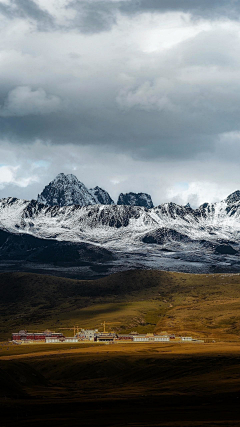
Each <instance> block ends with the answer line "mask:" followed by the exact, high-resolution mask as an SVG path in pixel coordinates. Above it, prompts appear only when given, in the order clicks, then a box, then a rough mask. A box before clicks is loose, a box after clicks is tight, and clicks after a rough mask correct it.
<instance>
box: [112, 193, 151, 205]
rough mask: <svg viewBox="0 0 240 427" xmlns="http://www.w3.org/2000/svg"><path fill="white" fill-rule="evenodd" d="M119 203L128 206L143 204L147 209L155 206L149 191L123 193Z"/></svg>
mask: <svg viewBox="0 0 240 427" xmlns="http://www.w3.org/2000/svg"><path fill="white" fill-rule="evenodd" d="M117 204H118V205H127V206H143V207H145V208H147V209H151V208H153V202H152V198H151V196H150V195H149V194H147V193H125V194H123V193H121V194H120V196H119V198H118V202H117Z"/></svg>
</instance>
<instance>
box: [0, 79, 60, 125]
mask: <svg viewBox="0 0 240 427" xmlns="http://www.w3.org/2000/svg"><path fill="white" fill-rule="evenodd" d="M60 108H61V99H60V98H59V97H58V96H54V95H49V94H47V93H46V92H45V90H44V89H42V88H37V89H35V90H33V89H32V88H31V87H29V86H17V87H15V88H14V89H12V90H11V91H10V92H9V93H8V95H7V98H6V99H5V101H4V104H3V105H2V106H0V116H2V117H12V116H20V117H21V116H28V115H38V114H50V113H53V112H55V111H58V110H59V109H60Z"/></svg>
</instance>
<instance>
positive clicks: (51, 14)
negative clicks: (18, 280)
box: [0, 0, 240, 207]
mask: <svg viewBox="0 0 240 427" xmlns="http://www.w3.org/2000/svg"><path fill="white" fill-rule="evenodd" d="M239 52H240V1H238V0H211V1H209V0H198V1H193V0H181V1H180V0H106V1H105V0H2V1H1V0H0V70H1V72H0V131H1V132H0V198H2V197H9V196H11V197H18V198H24V199H35V198H36V197H37V195H38V193H40V192H41V191H42V189H43V188H44V186H45V185H47V184H48V183H49V182H50V181H51V180H52V179H54V178H55V176H56V175H57V174H58V173H60V172H64V173H66V174H68V173H72V174H74V175H76V176H77V178H78V179H79V180H80V181H82V182H83V183H84V184H85V185H86V186H87V187H88V188H92V187H95V186H96V185H98V186H100V187H102V188H104V189H106V190H107V191H108V192H109V193H110V195H111V197H112V198H113V199H114V200H115V201H116V200H117V198H118V195H119V194H120V193H121V192H123V193H125V192H130V191H133V192H147V193H149V194H151V196H152V199H153V202H154V204H155V205H158V204H160V203H164V202H170V201H172V202H175V203H178V204H183V205H184V204H186V203H190V204H191V206H193V207H197V206H199V205H200V204H201V203H204V202H215V201H219V200H222V199H224V198H225V197H227V195H228V194H230V193H231V192H233V191H235V190H237V189H240V167H239V159H240V54H239Z"/></svg>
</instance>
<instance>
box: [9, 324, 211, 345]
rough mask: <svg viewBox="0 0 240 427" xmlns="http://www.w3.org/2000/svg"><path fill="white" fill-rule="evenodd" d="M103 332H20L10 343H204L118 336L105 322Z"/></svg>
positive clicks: (163, 335) (179, 338) (190, 339)
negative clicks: (109, 329) (66, 334)
mask: <svg viewBox="0 0 240 427" xmlns="http://www.w3.org/2000/svg"><path fill="white" fill-rule="evenodd" d="M102 325H103V331H99V330H98V329H83V328H79V327H78V326H74V327H73V328H62V329H66V330H67V329H71V330H73V336H72V337H70V336H65V335H64V334H63V333H62V332H52V331H50V330H46V331H44V332H28V331H27V330H20V331H19V332H16V333H12V338H11V341H12V343H15V344H34V343H42V344H44V343H45V344H64V343H65V344H68V343H73V344H74V343H81V342H91V343H105V344H110V343H111V344H114V343H121V342H125V343H157V342H158V343H159V342H161V343H168V342H193V343H200V342H204V341H203V340H202V339H196V338H193V337H191V336H180V335H179V336H178V335H175V334H173V333H171V334H168V333H167V332H162V333H161V334H155V333H146V334H139V333H138V332H130V333H127V334H120V333H117V332H114V331H111V332H108V331H106V322H103V323H102Z"/></svg>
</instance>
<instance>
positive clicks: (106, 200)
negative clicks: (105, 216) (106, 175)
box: [89, 187, 115, 205]
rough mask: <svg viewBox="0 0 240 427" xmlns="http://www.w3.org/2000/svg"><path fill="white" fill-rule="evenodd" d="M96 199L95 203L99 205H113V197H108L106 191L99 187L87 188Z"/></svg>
mask: <svg viewBox="0 0 240 427" xmlns="http://www.w3.org/2000/svg"><path fill="white" fill-rule="evenodd" d="M89 191H90V192H91V194H92V195H93V197H94V198H95V200H96V203H97V204H100V205H114V204H115V203H114V201H113V199H112V198H111V197H110V195H109V194H108V192H107V191H105V190H103V189H102V188H100V187H94V188H90V190H89Z"/></svg>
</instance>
